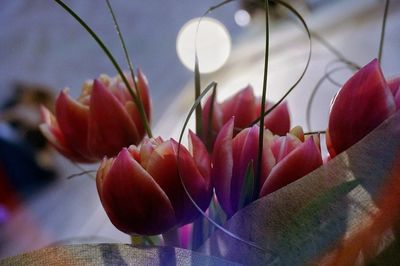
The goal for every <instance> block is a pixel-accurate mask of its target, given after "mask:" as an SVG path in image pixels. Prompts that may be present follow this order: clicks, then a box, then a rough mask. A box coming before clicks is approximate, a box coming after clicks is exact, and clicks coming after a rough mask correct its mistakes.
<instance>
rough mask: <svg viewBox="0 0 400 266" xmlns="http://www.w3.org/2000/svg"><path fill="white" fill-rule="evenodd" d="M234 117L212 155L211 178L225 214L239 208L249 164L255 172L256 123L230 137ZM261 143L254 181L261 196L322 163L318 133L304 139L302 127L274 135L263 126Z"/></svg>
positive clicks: (256, 151)
mask: <svg viewBox="0 0 400 266" xmlns="http://www.w3.org/2000/svg"><path fill="white" fill-rule="evenodd" d="M233 125H234V120H233V119H231V120H229V121H228V123H226V124H225V125H224V126H223V128H222V129H221V131H220V133H219V134H218V136H217V139H216V141H215V145H214V151H213V158H212V165H213V167H212V172H211V176H212V180H213V183H214V186H215V192H216V195H217V197H218V200H219V202H220V204H221V206H222V208H223V209H224V210H225V212H226V213H227V215H228V216H229V217H230V216H232V215H233V214H234V213H235V212H236V211H238V209H239V208H240V207H241V206H239V200H240V197H242V196H243V195H241V191H242V187H243V185H244V179H245V176H246V172H247V169H248V166H249V165H252V166H253V173H257V167H258V166H257V156H258V137H259V127H258V126H257V125H255V126H253V127H251V128H246V129H244V130H242V131H241V132H240V133H239V134H237V135H236V136H235V137H233ZM263 140H264V143H263V157H262V158H263V160H262V165H261V175H260V180H258V181H256V182H254V183H255V184H258V186H256V187H255V193H256V194H255V195H256V196H257V197H263V196H265V195H267V194H269V193H272V192H274V191H275V190H277V189H279V188H281V187H283V186H285V185H287V184H289V183H291V182H293V181H295V180H297V179H299V178H300V177H302V176H304V175H306V174H307V173H309V172H311V171H313V170H314V169H316V168H318V167H319V166H320V165H322V158H321V151H320V149H319V137H317V136H314V137H309V138H308V139H307V140H305V141H304V135H303V133H302V131H301V132H300V133H298V130H297V129H296V130H294V131H292V133H288V134H287V135H286V136H277V135H273V134H272V133H271V132H270V131H269V130H266V132H265V135H264V138H263Z"/></svg>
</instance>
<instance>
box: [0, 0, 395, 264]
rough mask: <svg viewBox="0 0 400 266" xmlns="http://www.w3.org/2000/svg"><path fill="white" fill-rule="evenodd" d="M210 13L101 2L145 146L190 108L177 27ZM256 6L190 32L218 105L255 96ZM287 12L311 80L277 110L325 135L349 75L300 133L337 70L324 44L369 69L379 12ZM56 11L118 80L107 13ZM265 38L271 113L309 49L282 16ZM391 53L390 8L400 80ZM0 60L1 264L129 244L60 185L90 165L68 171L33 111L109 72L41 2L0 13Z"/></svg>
mask: <svg viewBox="0 0 400 266" xmlns="http://www.w3.org/2000/svg"><path fill="white" fill-rule="evenodd" d="M219 2H220V1H214V0H202V1H198V0H163V1H133V0H131V1H126V0H113V1H111V3H112V5H113V7H114V11H115V13H116V15H117V18H118V21H119V23H120V27H121V30H122V32H123V33H124V38H125V41H126V43H127V47H128V49H129V51H130V54H131V57H132V60H133V63H134V65H135V66H136V67H140V68H141V69H142V70H143V72H144V73H145V74H146V76H147V78H148V80H149V86H150V93H151V96H152V100H153V107H154V108H153V110H154V119H153V121H152V124H153V127H154V130H153V132H154V133H155V135H161V136H163V137H164V138H169V137H175V138H177V137H178V134H179V131H180V129H181V125H182V122H183V120H184V118H185V117H186V115H187V113H188V111H189V108H190V105H191V104H192V102H193V72H192V71H191V70H190V69H189V68H190V66H191V63H190V62H191V60H193V56H194V55H193V47H191V44H192V43H193V41H192V38H193V36H192V35H190V32H191V30H190V24H189V25H188V24H187V22H189V21H190V20H191V19H193V18H197V17H199V16H201V15H202V14H203V13H204V12H205V11H206V10H207V9H208V8H209V7H211V6H214V5H216V4H218V3H219ZM257 2H258V1H256V0H255V1H252V2H251V3H250V2H248V1H234V2H232V3H229V4H227V5H225V6H224V7H222V8H219V9H216V10H214V11H213V12H212V13H210V14H209V15H208V17H210V18H213V20H210V25H209V26H208V27H206V25H207V23H208V22H206V21H204V23H203V24H202V25H203V26H204V27H203V26H202V27H201V28H200V33H199V49H204V50H205V51H206V52H204V54H203V52H200V51H199V56H200V68H201V70H202V71H203V72H204V73H203V74H202V85H203V87H204V86H206V85H207V84H208V83H209V82H211V81H217V82H218V84H219V90H218V100H223V99H225V98H227V97H229V96H230V95H232V94H233V93H235V92H237V91H238V90H239V89H241V88H243V87H245V86H246V85H248V84H252V85H253V87H254V89H255V93H256V94H258V95H260V94H261V88H262V78H263V71H264V66H263V64H264V52H265V51H264V47H265V28H264V27H265V23H264V19H265V17H264V11H263V10H262V8H260V3H257ZM259 2H261V6H262V1H259ZM287 2H290V3H291V4H292V5H293V6H294V7H296V8H297V10H298V11H299V12H300V13H301V14H302V16H303V17H304V19H305V21H306V22H307V24H308V26H309V28H310V30H311V31H312V32H313V34H314V35H313V36H314V37H315V36H317V38H313V39H312V56H311V62H310V66H309V69H308V71H307V73H306V75H305V76H304V78H303V80H302V81H301V82H300V84H299V85H298V86H297V87H296V89H295V90H294V91H293V93H292V94H291V95H290V96H289V97H288V99H287V101H288V103H289V109H290V111H291V118H292V125H297V124H299V125H302V126H303V127H305V130H306V131H314V130H324V129H325V128H326V125H327V117H328V111H329V103H330V101H331V99H332V97H333V96H334V94H335V93H336V92H337V90H338V88H339V86H340V84H343V82H344V81H345V80H346V79H347V78H348V77H349V76H350V75H351V74H352V71H351V70H349V69H348V68H343V69H342V70H341V71H338V72H335V73H334V74H333V75H332V79H334V82H329V81H325V82H324V83H323V84H322V86H321V88H320V90H319V91H318V93H317V94H316V95H315V99H314V104H313V105H312V106H311V107H310V109H309V110H310V127H309V128H308V125H307V121H306V117H307V107H308V105H309V99H310V96H311V95H312V91H313V88H315V86H316V84H317V82H318V80H319V79H320V78H321V77H322V76H323V75H324V73H325V72H326V71H329V69H333V68H334V67H337V66H343V64H341V63H339V62H337V61H335V60H336V59H337V57H336V56H335V54H334V53H332V51H330V50H329V49H328V48H327V44H326V43H325V42H327V43H329V44H331V45H332V46H333V47H334V48H335V49H336V50H337V51H339V52H340V53H341V54H342V55H343V56H344V57H345V58H347V59H348V60H350V61H352V62H355V63H357V64H358V65H361V66H363V65H365V64H367V63H368V62H370V61H371V60H372V59H373V58H376V57H377V55H378V48H379V39H380V33H381V26H382V16H383V11H384V2H385V1H382V0H364V1H358V0H308V1H307V0H291V1H289V0H288V1H287ZM66 3H68V4H69V5H70V7H71V8H72V9H73V10H75V11H76V12H77V13H78V14H79V15H80V16H81V17H82V18H83V19H84V20H85V21H86V22H87V23H88V24H89V25H90V26H91V27H92V28H93V30H94V31H95V32H96V33H97V34H98V35H99V36H100V37H101V38H102V39H103V40H104V42H105V43H106V45H107V46H108V47H109V49H110V50H111V51H112V52H113V54H114V56H115V57H116V59H117V60H118V62H120V64H121V65H122V66H123V68H126V63H125V60H124V57H123V51H122V48H121V45H120V43H119V40H118V36H117V34H116V31H115V27H114V25H113V23H112V19H111V16H110V14H109V12H108V10H107V5H106V3H105V1H72V0H71V1H66ZM185 25H186V26H185ZM193 25H196V24H192V26H193ZM270 30H271V32H270V38H271V40H270V41H271V44H270V61H269V83H268V93H267V94H268V96H267V97H268V98H269V99H270V100H273V101H277V100H278V99H279V98H280V97H282V95H283V94H284V93H285V92H286V90H287V89H288V88H289V87H290V86H291V85H292V84H293V83H294V82H295V81H296V80H297V79H298V77H299V76H300V75H301V73H302V71H303V69H304V67H305V64H306V61H307V55H308V52H309V40H308V37H307V34H306V33H305V31H304V29H303V28H302V26H301V24H300V23H299V20H298V19H297V18H296V17H295V16H293V14H291V13H290V12H288V11H287V10H286V9H285V8H283V7H281V6H275V5H274V6H272V10H271V26H270ZM192 32H193V28H192ZM209 36H212V37H209ZM200 37H201V38H200ZM321 38H322V42H321ZM201 44H202V45H201ZM210 47H211V49H210ZM207 51H210V52H211V54H207ZM216 51H217V52H216ZM399 51H400V1H397V0H393V1H391V3H390V6H389V15H388V20H387V24H386V35H385V44H384V47H383V57H382V68H383V71H384V74H385V76H386V77H387V78H390V77H393V76H396V75H400V53H399ZM212 52H214V54H213V53H212ZM0 58H1V61H0V84H1V86H2V88H1V90H0V108H1V109H0V258H3V257H7V256H12V255H16V254H19V253H22V252H26V251H30V250H33V249H37V248H41V247H45V246H48V245H52V244H57V243H58V244H59V243H62V244H67V243H93V242H124V243H128V242H129V238H128V236H126V235H125V234H123V233H121V232H119V231H118V230H117V229H115V228H114V227H113V226H112V224H111V223H110V222H109V220H108V218H107V217H106V215H105V213H104V210H103V209H102V207H101V205H100V201H99V199H98V195H97V191H96V187H95V182H94V180H93V178H91V177H90V176H88V175H82V176H76V177H73V178H68V177H70V176H71V175H74V174H77V173H80V172H82V171H83V170H82V169H85V170H95V169H96V165H80V166H77V165H74V164H72V163H70V162H69V161H67V160H66V159H64V158H63V157H61V156H60V155H58V154H57V153H56V152H55V151H53V150H52V148H51V147H49V146H48V144H47V142H46V141H45V139H44V138H43V137H42V136H41V134H40V132H39V131H38V130H37V126H38V124H39V123H40V113H39V110H40V106H41V105H45V106H47V107H48V108H50V109H51V108H53V104H54V99H55V97H56V96H57V94H58V92H59V91H60V90H61V89H63V88H65V87H69V88H70V94H71V95H72V96H73V97H77V96H79V94H80V91H81V85H82V84H83V82H84V81H85V80H87V79H93V78H96V77H97V76H98V75H99V74H101V73H107V74H109V75H111V76H113V75H115V74H116V71H115V70H114V68H113V66H112V64H111V63H110V62H109V60H108V59H107V57H106V56H105V55H104V54H103V52H102V51H101V49H100V48H99V47H98V46H97V44H96V43H95V42H94V41H93V40H92V39H91V37H90V36H89V35H88V34H87V33H86V32H85V31H84V29H82V27H81V26H80V25H79V24H78V23H77V22H76V21H75V20H74V19H73V18H72V17H71V16H70V15H68V14H67V13H66V12H65V11H64V10H63V9H62V8H60V7H59V6H58V5H57V4H56V3H55V2H53V1H41V0H31V1H26V0H3V1H1V2H0ZM210 58H211V59H210ZM185 64H186V65H187V66H188V67H189V68H188V67H186V66H185ZM171 123H172V124H173V125H176V127H171Z"/></svg>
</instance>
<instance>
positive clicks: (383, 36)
mask: <svg viewBox="0 0 400 266" xmlns="http://www.w3.org/2000/svg"><path fill="white" fill-rule="evenodd" d="M388 10H389V0H386V2H385V11H384V13H383V21H382V30H381V39H380V41H379V52H378V60H379V62H382V52H383V42H384V39H385V28H386V19H387V14H388Z"/></svg>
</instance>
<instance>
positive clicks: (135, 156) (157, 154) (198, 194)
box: [96, 133, 212, 235]
mask: <svg viewBox="0 0 400 266" xmlns="http://www.w3.org/2000/svg"><path fill="white" fill-rule="evenodd" d="M189 140H190V146H191V147H190V150H191V152H189V151H188V150H187V149H186V148H185V147H183V146H182V145H181V146H180V148H179V157H178V147H179V144H178V143H177V142H176V141H175V140H173V139H171V140H168V141H163V140H162V139H161V138H157V139H147V140H145V141H144V143H143V144H142V146H141V147H140V149H139V148H137V147H136V146H130V147H129V149H126V148H124V149H123V150H122V151H121V152H120V153H119V154H118V156H117V157H115V158H111V159H104V160H103V162H102V163H101V166H100V168H99V170H98V172H97V177H96V180H97V188H98V193H99V196H100V200H101V202H102V204H103V207H104V209H105V211H106V213H107V215H108V217H109V218H110V220H111V222H112V223H113V224H114V225H115V226H116V227H117V228H118V229H119V230H121V231H123V232H125V233H128V234H133V233H135V234H141V235H155V234H160V233H164V232H166V231H168V230H170V229H172V228H174V227H177V226H181V225H184V224H187V223H190V222H192V221H193V220H194V219H195V218H196V217H198V216H199V214H200V213H199V212H198V210H197V209H196V208H195V206H194V205H193V203H192V201H191V200H190V198H189V197H188V195H187V194H186V191H185V188H186V189H187V192H188V193H189V194H190V196H191V197H192V199H193V200H194V201H195V203H196V204H197V205H198V206H199V207H200V208H201V209H202V210H205V209H207V207H208V205H209V203H210V200H211V195H212V187H211V182H210V160H209V157H208V153H207V151H206V149H205V147H204V145H203V143H202V142H201V141H200V140H199V139H198V137H197V136H196V135H194V134H193V133H190V135H189ZM182 182H183V183H184V185H185V188H184V187H183V185H182Z"/></svg>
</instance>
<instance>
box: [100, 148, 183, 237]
mask: <svg viewBox="0 0 400 266" xmlns="http://www.w3.org/2000/svg"><path fill="white" fill-rule="evenodd" d="M105 168H108V169H109V171H108V172H107V169H106V170H104V168H102V167H100V169H103V170H100V172H99V173H100V174H99V175H98V176H97V179H101V180H102V182H103V183H102V185H101V186H98V187H99V188H100V190H99V194H100V199H101V202H102V204H103V207H104V209H105V210H106V212H107V214H108V216H109V218H110V220H111V222H112V223H113V224H114V225H115V226H116V227H117V228H118V229H119V230H121V231H123V232H125V233H128V234H132V233H136V234H143V235H155V234H160V233H163V232H165V231H167V230H169V229H170V228H172V227H173V226H174V225H175V223H176V221H175V214H174V210H173V208H172V205H171V202H170V201H169V199H168V197H167V195H166V194H165V193H164V191H163V190H162V189H161V188H160V187H159V186H158V185H157V183H156V182H155V181H154V180H153V179H152V177H151V176H150V175H149V174H148V173H147V172H146V171H145V170H144V169H143V168H142V167H141V166H140V164H139V163H138V162H136V161H135V160H134V159H133V158H132V157H131V156H130V154H129V152H128V150H127V149H123V150H122V151H121V152H120V153H119V154H118V156H117V158H116V159H115V161H114V162H113V164H112V166H106V167H105ZM100 175H105V177H104V176H100Z"/></svg>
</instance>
